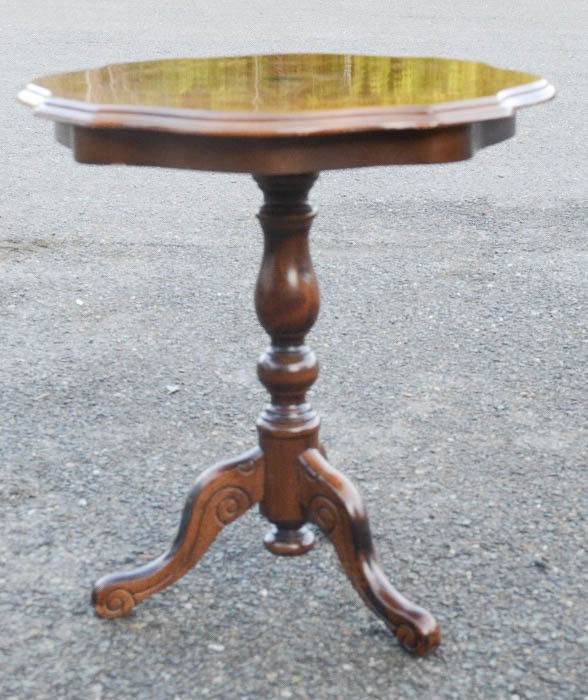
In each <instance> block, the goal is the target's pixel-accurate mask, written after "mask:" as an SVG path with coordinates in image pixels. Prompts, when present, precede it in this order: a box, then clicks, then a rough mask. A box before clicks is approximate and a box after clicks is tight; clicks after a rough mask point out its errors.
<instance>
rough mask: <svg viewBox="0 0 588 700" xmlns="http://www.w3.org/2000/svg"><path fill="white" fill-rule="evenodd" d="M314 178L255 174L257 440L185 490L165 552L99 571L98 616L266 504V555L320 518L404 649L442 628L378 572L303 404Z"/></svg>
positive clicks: (155, 584) (148, 589) (155, 587)
mask: <svg viewBox="0 0 588 700" xmlns="http://www.w3.org/2000/svg"><path fill="white" fill-rule="evenodd" d="M316 179H317V174H316V173H306V174H304V175H288V176H260V177H256V181H257V183H258V185H259V187H260V188H261V190H262V192H263V195H264V204H263V206H262V207H261V209H260V210H259V214H258V218H259V221H260V223H261V227H262V229H263V232H264V250H263V256H262V261H261V267H260V270H259V275H258V279H257V285H256V291H255V308H256V311H257V316H258V318H259V321H260V323H261V325H262V326H263V327H264V329H265V330H266V332H267V333H268V335H269V337H270V345H269V347H268V348H267V349H266V351H265V352H264V353H263V354H262V356H261V357H260V359H259V362H258V366H257V367H258V376H259V379H260V381H261V382H262V384H263V385H264V386H265V387H266V389H267V390H268V392H269V395H270V402H269V403H268V404H267V405H266V406H265V408H264V409H263V411H262V412H261V414H260V416H259V419H258V421H257V429H258V434H259V446H258V447H256V448H254V449H253V450H252V451H250V452H249V453H247V454H246V455H244V456H242V457H240V458H237V459H235V460H231V461H228V462H226V463H220V464H218V465H216V466H214V467H211V468H210V469H209V470H208V471H206V472H204V473H203V474H202V476H201V477H200V478H199V479H198V480H197V482H196V485H195V486H194V487H193V489H192V490H191V492H190V494H189V496H188V499H187V501H186V504H185V506H184V512H183V515H182V520H181V523H180V527H179V530H178V534H177V536H176V539H175V541H174V543H173V545H172V547H171V548H170V550H169V551H168V552H167V553H165V554H163V555H162V556H160V557H158V558H157V559H155V560H153V561H152V562H150V563H148V564H145V565H144V566H141V567H139V568H137V569H133V570H131V571H127V572H119V573H115V574H110V575H108V576H104V577H103V578H101V579H100V580H99V581H98V582H97V583H96V585H95V587H94V591H93V594H92V601H93V603H94V606H95V608H96V611H97V613H98V614H99V615H100V616H102V617H106V618H114V617H123V616H125V615H128V614H129V613H130V612H131V610H132V609H133V608H134V606H135V605H136V604H137V603H139V602H141V601H142V600H145V599H146V598H148V597H149V596H151V595H153V594H154V593H157V592H158V591H161V590H162V589H163V588H165V587H167V586H169V585H170V584H171V583H173V582H174V581H176V580H177V579H178V578H180V577H181V576H183V575H184V574H186V573H187V572H188V571H189V570H190V569H191V568H192V567H193V566H194V565H195V564H196V563H197V562H198V560H199V559H200V558H201V557H202V555H203V554H204V552H205V551H206V549H207V548H208V547H209V546H210V545H211V544H212V542H213V541H214V539H215V537H216V535H217V534H218V532H219V531H220V530H221V529H222V528H223V527H225V525H228V524H229V523H230V522H232V521H233V520H235V519H236V518H238V517H239V516H240V515H242V514H243V513H245V512H246V511H247V510H248V509H249V508H251V507H252V506H253V505H255V504H257V503H259V505H260V511H261V513H262V514H263V515H264V516H265V517H266V518H267V519H268V520H269V521H270V523H272V525H273V529H272V530H271V531H270V532H268V534H267V535H266V537H265V540H264V544H265V546H266V548H267V549H268V550H269V551H270V552H272V553H273V554H276V555H279V556H297V555H301V554H304V553H306V552H307V551H308V550H310V549H311V548H312V546H313V544H314V535H313V533H312V530H310V529H309V528H308V526H307V523H309V522H312V523H315V524H316V525H317V526H318V527H319V528H320V529H321V530H322V531H323V532H324V533H325V534H326V535H327V536H328V537H329V538H330V540H331V542H332V543H333V545H334V547H335V549H336V551H337V554H338V556H339V559H340V561H341V564H342V566H343V569H344V571H345V573H346V574H347V576H348V577H349V580H350V581H351V583H352V585H353V586H354V588H355V589H356V590H357V592H358V593H359V594H360V596H361V598H362V599H363V600H364V602H365V603H366V605H367V606H368V607H369V608H370V609H371V610H372V611H373V612H374V613H375V614H376V615H377V616H378V617H380V618H381V619H382V620H383V621H384V622H385V624H386V625H387V626H388V627H389V629H390V630H391V631H392V632H394V633H395V635H396V637H397V639H398V642H399V644H400V645H401V646H402V647H403V648H404V649H406V650H407V651H409V652H411V653H413V654H415V655H418V656H422V655H424V654H426V653H428V652H429V651H431V650H432V649H434V648H435V647H436V646H437V645H438V644H439V641H440V630H439V626H438V625H437V623H436V621H435V619H434V618H433V616H432V615H430V614H429V613H428V612H427V611H426V610H423V609H422V608H420V607H418V606H416V605H414V604H413V603H411V602H410V601H409V600H407V599H406V598H404V597H403V596H402V595H401V594H400V593H398V591H396V590H395V589H394V588H393V586H392V585H391V584H390V583H389V582H388V580H387V578H386V577H385V575H384V573H383V572H382V569H381V568H380V567H379V565H378V563H377V561H376V558H375V554H374V551H373V544H372V540H371V535H370V527H369V523H368V520H367V515H366V513H365V510H364V508H363V504H362V501H361V498H360V496H359V493H358V492H357V490H356V489H355V487H354V486H353V485H352V484H351V482H350V481H349V480H348V479H346V478H345V477H344V476H343V475H342V474H340V473H338V472H337V471H335V470H334V469H333V468H332V467H331V466H330V465H329V464H328V462H327V461H326V458H325V456H324V450H323V449H322V448H321V446H320V443H319V427H320V420H319V417H318V415H317V413H316V411H314V409H313V408H312V406H311V405H310V404H309V403H308V401H307V399H306V393H307V391H308V390H309V389H310V387H311V386H312V385H313V384H314V382H315V380H316V378H317V376H318V363H317V359H316V357H315V354H314V353H313V352H312V350H311V349H310V348H309V347H308V346H307V345H306V343H305V337H306V334H307V333H308V332H309V331H310V329H311V328H312V326H313V324H314V322H315V320H316V317H317V315H318V311H319V290H318V284H317V280H316V275H315V273H314V269H313V265H312V260H311V257H310V251H309V243H308V237H309V230H310V226H311V224H312V221H313V219H314V217H315V214H316V211H315V209H314V208H313V207H312V206H311V205H310V203H309V201H308V193H309V191H310V189H311V187H312V186H313V184H314V182H315V181H316Z"/></svg>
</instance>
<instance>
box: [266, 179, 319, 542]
mask: <svg viewBox="0 0 588 700" xmlns="http://www.w3.org/2000/svg"><path fill="white" fill-rule="evenodd" d="M316 178H317V175H316V174H315V173H308V174H303V175H286V176H257V177H255V180H256V182H257V184H258V185H259V187H260V188H261V189H262V191H263V193H264V199H265V203H264V204H263V206H262V207H261V209H260V211H259V214H258V218H259V221H260V223H261V226H262V228H263V232H264V252H263V260H262V263H261V269H260V272H259V277H258V281H257V286H256V290H255V307H256V311H257V315H258V318H259V320H260V323H261V325H262V326H263V327H264V328H265V330H266V331H267V333H268V334H269V336H270V338H271V345H270V347H269V348H268V349H267V350H266V352H265V353H264V355H262V357H261V358H260V360H259V363H258V374H259V378H260V380H261V382H262V383H263V385H264V386H265V387H266V388H267V390H268V391H269V393H270V396H271V403H269V404H268V405H267V406H266V407H265V410H264V411H263V412H262V414H261V416H260V417H259V420H258V423H257V427H258V431H259V440H260V445H261V448H262V450H263V453H264V456H265V465H266V481H265V495H264V499H263V501H262V503H261V512H262V513H263V514H264V515H265V516H266V518H268V520H270V521H271V522H272V523H273V524H274V526H275V530H274V531H273V532H272V533H270V534H269V535H268V536H267V537H266V539H265V545H266V547H267V548H268V549H269V550H270V551H271V552H273V553H274V554H280V555H296V554H303V553H304V552H306V551H308V550H309V549H310V547H312V544H313V535H312V533H311V532H310V530H308V529H307V528H306V527H305V526H304V524H305V521H306V518H305V514H304V512H303V510H302V508H301V506H300V501H299V498H298V493H297V474H296V472H297V458H298V456H299V455H300V454H301V453H302V452H303V451H304V450H305V449H307V448H309V447H316V446H318V429H319V419H318V416H317V414H316V413H315V412H314V411H313V410H312V408H311V407H310V405H309V404H308V403H307V402H306V392H307V391H308V389H309V388H310V387H311V386H312V384H313V383H314V381H315V380H316V377H317V375H318V363H317V361H316V357H315V355H314V353H313V352H312V351H311V350H310V349H309V348H308V347H307V346H306V345H305V344H304V338H305V336H306V334H307V333H308V331H309V330H310V329H311V327H312V325H313V323H314V321H315V320H316V317H317V314H318V309H319V294H318V285H317V281H316V277H315V274H314V270H313V267H312V261H311V259H310V253H309V249H308V232H309V229H310V226H311V223H312V220H313V218H314V216H315V211H314V210H313V208H312V207H311V206H310V204H309V203H308V200H307V196H308V192H309V191H310V188H311V187H312V185H313V184H314V182H315V180H316Z"/></svg>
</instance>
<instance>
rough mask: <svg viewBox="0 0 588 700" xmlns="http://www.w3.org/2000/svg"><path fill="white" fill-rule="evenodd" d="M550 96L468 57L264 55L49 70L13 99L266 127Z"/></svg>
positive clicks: (81, 121) (130, 117) (525, 76)
mask: <svg viewBox="0 0 588 700" xmlns="http://www.w3.org/2000/svg"><path fill="white" fill-rule="evenodd" d="M553 94H554V90H553V87H552V86H551V85H549V83H548V82H547V81H546V80H544V79H542V78H540V77H538V76H536V75H532V74H529V73H522V72H518V71H512V70H505V69H501V68H493V67H491V66H489V65H486V64H484V63H475V62H471V61H460V60H450V59H442V58H398V57H382V56H358V55H337V54H271V55H260V56H236V57H220V58H191V59H178V60H160V61H145V62H141V63H122V64H115V65H109V66H104V67H102V68H94V69H90V70H83V71H77V72H73V73H64V74H60V75H50V76H46V77H44V78H39V79H38V80H35V81H34V82H33V83H30V84H29V85H27V86H26V88H25V89H24V90H22V91H21V93H20V94H19V99H20V100H21V101H22V102H24V103H25V104H27V105H29V106H32V107H34V108H35V110H36V112H37V113H38V114H39V115H41V116H45V117H48V118H50V119H54V120H55V121H58V122H62V123H69V124H75V125H79V126H86V127H91V128H140V129H150V130H156V131H168V132H177V133H191V134H206V135H209V136H215V135H216V136H227V135H232V136H253V137H273V136H305V135H316V134H336V133H350V132H358V131H374V130H399V129H423V128H436V127H441V126H445V125H450V124H466V123H475V122H480V121H485V120H493V119H500V118H505V117H509V116H512V115H513V114H514V111H515V110H516V109H517V108H518V107H522V106H525V105H530V104H536V103H538V102H543V101H545V100H548V99H550V98H551V97H552V96H553Z"/></svg>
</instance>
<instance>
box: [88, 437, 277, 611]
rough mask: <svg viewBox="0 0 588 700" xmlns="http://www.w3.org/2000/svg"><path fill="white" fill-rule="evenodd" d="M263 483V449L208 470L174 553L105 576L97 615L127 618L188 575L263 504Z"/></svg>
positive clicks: (95, 599) (95, 594)
mask: <svg viewBox="0 0 588 700" xmlns="http://www.w3.org/2000/svg"><path fill="white" fill-rule="evenodd" d="M263 484H264V458H263V454H262V452H261V450H260V449H259V448H255V449H253V450H251V451H250V452H248V453H246V454H244V455H242V456H241V457H237V458H236V459H233V460H230V461H226V462H222V463H219V464H216V465H214V466H212V467H210V468H209V469H208V470H206V471H205V472H204V473H203V474H202V475H201V476H200V477H199V479H198V480H197V481H196V484H195V485H194V487H193V488H192V490H191V492H190V494H189V495H188V498H187V500H186V503H185V505H184V511H183V513H182V518H181V522H180V527H179V529H178V533H177V535H176V538H175V540H174V543H173V545H172V546H171V548H170V549H169V551H168V552H166V553H165V554H163V555H162V556H160V557H158V558H157V559H154V560H153V561H151V562H149V563H148V564H145V565H144V566H141V567H139V568H137V569H133V570H131V571H126V572H119V573H115V574H110V575H107V576H104V577H103V578H101V579H100V580H99V581H98V582H97V583H96V584H95V586H94V590H93V591H92V603H93V604H94V606H95V608H96V612H97V614H98V615H100V616H101V617H106V618H114V617H124V616H125V615H128V614H129V613H130V612H131V610H132V609H133V607H134V606H135V604H136V603H139V602H141V601H142V600H145V598H148V597H149V596H151V595H153V594H154V593H157V592H158V591H161V590H162V589H164V588H166V587H167V586H169V585H170V584H171V583H173V582H174V581H176V580H177V579H179V578H180V577H181V576H183V575H184V574H185V573H186V572H187V571H188V570H189V569H191V568H192V567H193V566H194V565H195V564H196V562H197V561H198V560H199V559H200V558H201V557H202V555H203V554H204V553H205V552H206V550H207V549H208V547H209V546H210V545H211V543H212V542H213V540H214V539H215V537H216V536H217V535H218V533H219V532H220V531H221V530H222V529H223V527H225V525H228V524H229V523H231V522H233V520H236V519H237V518H238V517H239V516H241V515H243V513H245V512H246V511H247V510H249V508H251V507H252V506H254V505H255V504H257V503H259V502H260V501H261V500H262V498H263Z"/></svg>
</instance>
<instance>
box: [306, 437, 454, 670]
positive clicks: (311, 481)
mask: <svg viewBox="0 0 588 700" xmlns="http://www.w3.org/2000/svg"><path fill="white" fill-rule="evenodd" d="M299 463H300V467H299V483H300V494H301V498H302V501H303V503H304V504H305V507H306V511H307V516H308V519H309V520H310V521H312V522H314V523H315V524H316V525H318V527H319V528H320V529H321V530H322V531H323V532H324V533H325V534H326V535H327V536H328V537H329V539H330V540H331V542H332V543H333V545H334V547H335V549H336V551H337V554H338V555H339V559H340V560H341V564H342V566H343V569H344V570H345V573H346V574H347V576H348V577H349V579H350V580H351V583H352V584H353V587H354V588H355V589H356V591H357V592H358V593H359V595H360V596H361V597H362V599H363V600H364V602H365V603H366V605H367V606H368V607H369V608H370V609H371V610H372V611H373V612H374V613H375V614H376V615H377V616H378V617H380V618H381V619H382V620H383V621H384V622H385V623H386V625H387V626H388V627H389V628H390V629H391V630H392V631H393V632H394V633H395V634H396V637H397V638H398V641H399V643H400V644H401V645H402V646H403V647H404V648H405V649H406V650H407V651H410V652H411V653H413V654H415V655H417V656H423V655H424V654H427V653H428V652H430V651H432V650H433V649H434V648H435V647H436V646H437V645H438V644H439V641H440V637H441V633H440V630H439V627H438V625H437V623H436V621H435V619H434V618H433V617H432V615H430V614H429V613H428V612H427V611H426V610H423V609H422V608H420V607H418V606H416V605H414V604H413V603H411V602H410V601H408V600H407V599H406V598H404V597H403V596H402V595H401V594H400V593H398V591H396V590H395V589H394V588H393V587H392V585H391V584H390V583H389V582H388V580H387V578H386V576H385V575H384V573H383V571H382V569H381V568H380V566H379V564H378V563H377V560H376V556H375V553H374V548H373V544H372V538H371V535H370V528H369V523H368V520H367V516H366V513H365V510H364V507H363V503H362V500H361V497H360V495H359V493H358V491H357V489H356V488H355V487H354V486H353V484H352V483H351V482H350V481H349V480H348V479H347V478H346V477H345V476H343V475H342V474H340V473H339V472H337V471H336V470H335V469H333V467H331V466H330V465H329V463H328V462H327V461H326V460H325V459H324V457H323V456H322V455H321V453H320V451H319V450H316V449H309V450H307V451H306V452H305V453H304V454H303V455H302V456H301V457H300V460H299Z"/></svg>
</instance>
